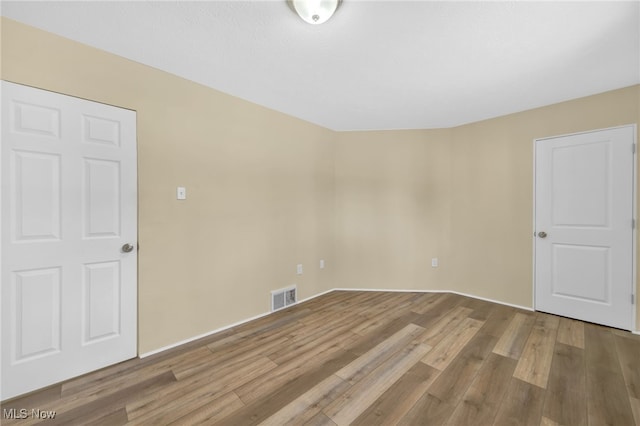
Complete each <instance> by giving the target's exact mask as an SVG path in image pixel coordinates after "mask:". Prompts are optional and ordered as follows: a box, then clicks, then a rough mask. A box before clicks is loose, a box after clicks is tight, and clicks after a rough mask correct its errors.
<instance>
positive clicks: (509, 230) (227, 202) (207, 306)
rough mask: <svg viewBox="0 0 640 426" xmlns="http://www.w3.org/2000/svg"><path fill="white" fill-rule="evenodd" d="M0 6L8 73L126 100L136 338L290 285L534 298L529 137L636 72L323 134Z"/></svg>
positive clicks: (603, 121)
mask: <svg viewBox="0 0 640 426" xmlns="http://www.w3.org/2000/svg"><path fill="white" fill-rule="evenodd" d="M1 22H2V54H1V59H2V66H1V73H2V74H1V76H2V78H3V79H6V80H9V81H14V82H17V83H23V84H28V85H33V86H36V87H41V88H45V89H48V90H53V91H57V92H61V93H66V94H70V95H74V96H79V97H83V98H87V99H92V100H96V101H100V102H105V103H109V104H113V105H117V106H122V107H125V108H131V109H134V110H136V111H137V120H138V153H139V170H138V174H139V204H140V213H139V242H140V248H141V250H140V253H139V266H140V268H139V271H140V272H139V332H140V336H139V351H140V353H145V352H148V351H152V350H155V349H158V348H161V347H163V346H166V345H170V344H173V343H176V342H178V341H180V340H183V339H188V338H191V337H193V336H196V335H198V334H201V333H206V332H208V331H210V330H213V329H216V328H219V327H223V326H226V325H229V324H231V323H234V322H236V321H240V320H243V319H246V318H249V317H252V316H255V315H258V314H261V313H263V312H266V311H268V310H269V291H270V290H272V289H275V288H280V287H284V286H287V285H291V284H293V283H296V284H297V285H298V289H299V293H300V296H301V298H305V297H308V296H312V295H315V294H318V293H320V292H322V291H325V290H328V289H331V288H336V287H349V288H380V289H437V290H447V289H448V290H456V291H461V292H465V293H469V294H473V295H477V296H481V297H487V298H491V299H495V300H499V301H502V302H507V303H513V304H518V305H523V306H532V278H531V277H532V246H531V244H532V242H531V233H532V220H533V215H532V208H533V201H532V200H533V192H532V190H533V188H532V187H533V142H532V141H533V139H535V138H541V137H546V136H552V135H557V134H564V133H570V132H578V131H585V130H590V129H596V128H602V127H610V126H615V125H620V124H628V123H637V122H640V86H634V87H631V88H626V89H622V90H617V91H613V92H608V93H604V94H601V95H596V96H591V97H587V98H583V99H578V100H574V101H570V102H566V103H562V104H557V105H552V106H548V107H544V108H540V109H536V110H531V111H525V112H522V113H518V114H512V115H509V116H505V117H500V118H496V119H492V120H487V121H483V122H479V123H473V124H469V125H465V126H460V127H456V128H452V129H436V130H407V131H383V132H343V133H335V132H332V131H330V130H327V129H323V128H320V127H318V126H315V125H312V124H309V123H306V122H303V121H301V120H298V119H295V118H291V117H288V116H286V115H283V114H280V113H277V112H274V111H271V110H268V109H265V108H262V107H259V106H256V105H254V104H251V103H249V102H246V101H243V100H240V99H237V98H234V97H232V96H228V95H225V94H222V93H220V92H217V91H215V90H212V89H209V88H206V87H203V86H200V85H198V84H195V83H193V82H189V81H187V80H184V79H181V78H178V77H176V76H172V75H170V74H167V73H164V72H161V71H158V70H155V69H153V68H150V67H147V66H144V65H141V64H138V63H135V62H131V61H128V60H126V59H123V58H121V57H117V56H114V55H111V54H108V53H106V52H103V51H100V50H97V49H93V48H90V47H87V46H84V45H81V44H78V43H75V42H72V41H69V40H66V39H63V38H60V37H57V36H54V35H51V34H48V33H46V32H43V31H40V30H36V29H34V28H31V27H28V26H25V25H22V24H18V23H16V22H13V21H11V20H8V19H4V18H3V19H2V21H1ZM178 185H182V186H186V187H187V191H188V196H189V197H188V199H187V200H186V201H184V202H178V201H176V200H175V187H176V186H178ZM638 253H639V254H640V250H638ZM432 257H438V258H439V260H440V266H439V267H438V268H432V267H431V258H432ZM321 258H324V259H326V261H327V268H326V269H325V270H322V271H320V270H319V269H318V267H317V264H318V260H319V259H321ZM297 263H303V264H304V265H305V273H304V275H303V276H296V275H295V265H296V264H297ZM639 293H640V288H639ZM239 301H241V302H239ZM638 319H639V321H638V328H639V329H640V313H639V315H638Z"/></svg>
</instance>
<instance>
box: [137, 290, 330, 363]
mask: <svg viewBox="0 0 640 426" xmlns="http://www.w3.org/2000/svg"><path fill="white" fill-rule="evenodd" d="M332 291H333V289H331V290H327V291H323V292H322V293H318V294H316V295H313V296H310V297H307V298H305V299H302V300H298V301H297V302H296V303H295V304H294V305H289V306H287V308H290V307H292V306H295V305H297V304H299V303H302V302H306V301H307V300H311V299H315V298H316V297H319V296H322V295H324V294H327V293H330V292H332ZM272 313H274V312H264V313H262V314H259V315H256V316H254V317H251V318H247V319H244V320H241V321H238V322H234V323H233V324H229V325H225V326H224V327H220V328H216V329H215V330H211V331H208V332H206V333H202V334H198V335H197V336H193V337H190V338H188V339H184V340H180V341H179V342H176V343H172V344H170V345H167V346H163V347H161V348H158V349H154V350H152V351H149V352H145V353H143V354H140V355H138V357H139V358H146V357H148V356H151V355H155V354H158V353H160V352H164V351H167V350H169V349H173V348H176V347H178V346H181V345H184V344H186V343H190V342H193V341H194V340H198V339H202V338H204V337H208V336H211V335H212V334H216V333H220V332H221V331H225V330H228V329H230V328H233V327H237V326H239V325H242V324H245V323H248V322H249V321H253V320H257V319H260V318H262V317H266V316H267V315H271V314H272Z"/></svg>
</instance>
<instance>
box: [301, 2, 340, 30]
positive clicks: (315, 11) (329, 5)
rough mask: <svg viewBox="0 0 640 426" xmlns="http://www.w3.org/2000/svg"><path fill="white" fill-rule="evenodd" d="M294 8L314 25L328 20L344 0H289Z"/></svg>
mask: <svg viewBox="0 0 640 426" xmlns="http://www.w3.org/2000/svg"><path fill="white" fill-rule="evenodd" d="M289 1H290V2H291V4H292V5H293V10H295V11H296V13H297V14H298V15H299V16H300V17H301V18H302V19H303V20H304V21H305V22H308V23H310V24H313V25H317V24H322V23H324V22H327V21H328V20H329V18H331V16H333V14H334V13H335V11H336V10H337V9H338V6H339V5H340V3H341V2H342V0H289Z"/></svg>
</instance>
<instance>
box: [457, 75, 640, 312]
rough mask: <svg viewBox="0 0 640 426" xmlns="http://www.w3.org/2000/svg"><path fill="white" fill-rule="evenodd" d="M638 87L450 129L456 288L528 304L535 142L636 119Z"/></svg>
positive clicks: (530, 271) (637, 118)
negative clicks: (537, 139)
mask: <svg viewBox="0 0 640 426" xmlns="http://www.w3.org/2000/svg"><path fill="white" fill-rule="evenodd" d="M639 93H640V92H639V86H634V87H630V88H626V89H622V90H616V91H612V92H607V93H604V94H600V95H596V96H590V97H586V98H581V99H577V100H573V101H569V102H564V103H560V104H556V105H551V106H547V107H544V108H538V109H534V110H530V111H525V112H522V113H517V114H511V115H508V116H504V117H499V118H495V119H492V120H486V121H482V122H478V123H473V124H468V125H465V126H460V127H457V128H455V129H453V140H452V157H453V162H452V163H453V168H452V170H451V177H452V183H451V187H452V191H451V195H452V206H451V212H452V217H451V222H452V226H451V230H452V232H451V241H452V247H453V249H452V253H453V258H452V259H451V264H452V265H454V266H460V265H464V267H455V268H454V270H453V271H451V272H452V286H453V287H454V288H456V289H457V290H459V291H462V292H467V293H471V294H475V295H479V296H483V297H489V298H499V299H500V300H502V301H506V302H510V303H515V304H518V305H523V306H533V287H532V275H533V263H532V257H533V246H532V234H533V140H534V139H536V138H543V137H548V136H554V135H561V134H567V133H575V132H582V131H587V130H593V129H599V128H605V127H612V126H619V125H623V124H632V123H637V122H638V121H639V119H640V117H639V112H638V96H639Z"/></svg>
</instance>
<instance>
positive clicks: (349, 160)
mask: <svg viewBox="0 0 640 426" xmlns="http://www.w3.org/2000/svg"><path fill="white" fill-rule="evenodd" d="M639 100H640V86H632V87H628V88H625V89H621V90H615V91H611V92H607V93H603V94H599V95H595V96H589V97H586V98H581V99H577V100H573V101H569V102H564V103H560V104H556V105H550V106H547V107H543V108H538V109H534V110H530V111H524V112H521V113H517V114H511V115H508V116H504V117H499V118H495V119H491V120H486V121H482V122H478V123H472V124H468V125H464V126H459V127H455V128H452V129H448V130H422V131H387V132H349V133H341V134H339V135H338V136H337V140H338V143H337V144H336V148H335V152H336V160H335V161H336V166H335V167H336V175H335V176H336V177H335V179H336V219H335V220H336V251H335V255H336V259H337V263H338V264H337V274H336V283H337V284H338V285H339V286H341V287H355V288H388V289H449V290H455V291H459V292H463V293H468V294H472V295H476V296H480V297H485V298H490V299H494V300H499V301H501V302H507V303H511V304H516V305H521V306H525V307H532V306H533V283H532V274H533V262H532V259H533V248H532V233H533V140H534V139H536V138H543V137H548V136H554V135H561V134H567V133H573V132H582V131H587V130H592V129H599V128H605V127H612V126H619V125H624V124H632V123H639V122H640V107H639V102H640V101H639ZM639 187H640V185H639ZM638 254H639V255H640V250H638ZM432 257H438V258H439V261H440V266H439V267H438V268H437V269H433V268H431V266H430V263H431V258H432ZM639 264H640V261H639ZM638 287H639V288H638V292H637V293H638V294H640V285H639V286H638ZM637 317H638V329H640V310H639V312H638V316H637Z"/></svg>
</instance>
